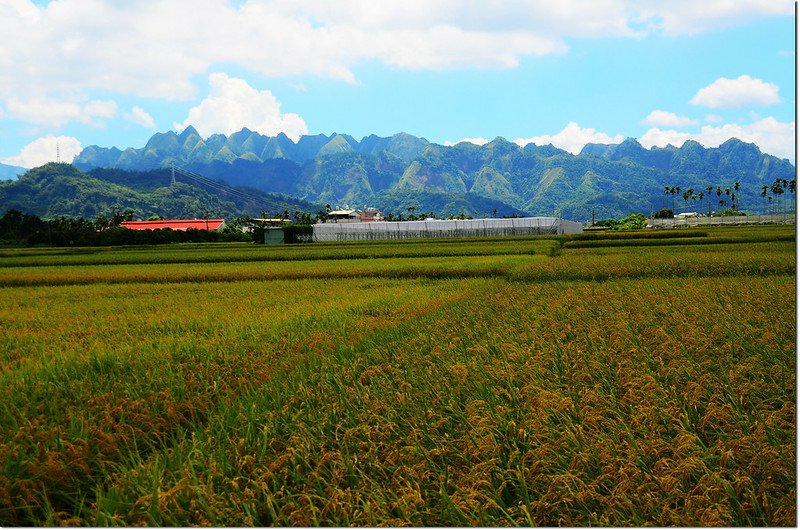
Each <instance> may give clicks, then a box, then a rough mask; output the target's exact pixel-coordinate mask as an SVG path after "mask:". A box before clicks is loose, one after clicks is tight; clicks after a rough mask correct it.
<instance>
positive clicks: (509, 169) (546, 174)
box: [75, 127, 795, 220]
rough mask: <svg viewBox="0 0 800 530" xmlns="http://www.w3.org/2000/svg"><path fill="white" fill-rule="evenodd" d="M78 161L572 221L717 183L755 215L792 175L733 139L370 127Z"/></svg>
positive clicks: (174, 138) (241, 138)
mask: <svg viewBox="0 0 800 530" xmlns="http://www.w3.org/2000/svg"><path fill="white" fill-rule="evenodd" d="M75 164H76V166H78V167H79V168H82V169H91V168H95V167H112V168H121V169H133V170H150V169H153V168H158V167H166V166H169V165H171V164H176V165H179V166H183V167H187V168H189V169H191V170H192V171H195V172H197V173H200V174H202V175H205V176H208V177H211V178H217V179H221V180H225V181H227V182H229V183H232V184H235V185H239V186H248V187H252V188H255V189H259V190H262V191H266V192H277V193H283V194H287V195H291V196H294V197H297V198H298V199H302V200H306V201H310V202H314V203H320V204H330V205H331V206H333V207H335V206H344V205H350V206H363V205H369V206H375V207H377V208H380V209H382V210H384V211H385V212H387V213H395V214H399V213H402V212H404V211H405V210H406V209H407V208H409V207H415V208H417V209H418V211H423V210H426V211H427V210H429V206H432V205H438V206H439V208H437V209H433V211H435V212H436V213H437V214H438V215H442V216H447V215H459V214H461V213H465V214H467V215H472V216H482V215H490V214H493V213H496V214H497V215H511V214H513V213H517V212H525V213H527V214H532V215H551V214H553V212H558V213H560V214H562V215H563V216H564V217H567V218H572V219H577V220H586V219H589V218H590V217H591V215H592V211H593V210H594V211H595V214H596V215H597V216H599V217H600V218H608V217H613V218H618V217H623V216H625V215H626V214H627V213H629V212H632V211H640V212H644V213H647V214H649V213H650V212H653V211H656V210H658V209H660V208H662V207H665V206H666V207H671V208H674V209H675V210H678V211H690V210H693V211H707V210H709V209H712V210H718V209H725V208H728V207H730V206H732V202H733V200H732V198H731V197H730V196H729V195H722V190H724V189H725V188H730V189H731V190H732V189H733V188H734V186H737V183H738V188H739V189H737V190H736V202H737V206H738V208H739V209H741V210H743V211H745V212H751V213H755V212H760V211H763V210H765V209H766V208H767V207H768V206H769V205H770V202H769V197H768V195H769V194H771V191H769V190H768V191H767V193H764V194H763V195H762V191H763V189H764V186H767V187H768V188H769V187H770V186H771V185H772V184H773V182H775V180H776V179H779V180H785V181H787V182H789V181H791V180H794V178H795V167H794V166H793V165H792V164H791V163H790V162H789V161H788V160H781V159H778V158H776V157H774V156H771V155H767V154H764V153H762V152H761V151H760V150H759V149H758V147H757V146H755V145H753V144H748V143H745V142H742V141H740V140H737V139H735V138H732V139H730V140H728V141H727V142H725V143H723V144H722V145H720V146H719V147H717V148H705V147H703V146H702V145H700V144H699V143H697V142H694V141H687V142H686V143H685V144H684V145H683V146H681V147H674V146H668V147H665V148H652V149H645V148H644V147H642V146H641V145H640V144H639V143H638V142H637V141H636V140H634V139H628V140H625V141H624V142H622V143H620V144H614V145H601V144H589V145H587V146H586V147H585V148H584V149H583V151H582V152H581V153H580V154H578V155H573V154H571V153H568V152H566V151H563V150H561V149H558V148H555V147H553V146H552V145H546V146H536V145H533V144H529V145H526V146H525V147H520V146H518V145H517V144H515V143H513V142H509V141H507V140H505V139H503V138H496V139H495V140H493V141H492V142H489V143H487V144H486V145H483V146H477V145H473V144H469V143H460V144H457V145H454V146H442V145H437V144H432V143H429V142H428V141H427V140H425V139H424V138H417V137H414V136H412V135H409V134H406V133H399V134H396V135H394V136H392V137H388V138H381V137H378V136H375V135H370V136H367V137H364V138H363V139H362V140H361V141H360V142H359V141H357V140H355V139H354V138H353V137H352V136H349V135H346V134H336V133H334V134H332V135H330V136H325V135H316V136H303V137H301V138H300V139H299V141H298V142H297V143H295V142H293V141H291V140H290V139H289V138H288V137H286V136H285V135H283V134H279V135H278V136H276V137H266V136H263V135H260V134H259V133H256V132H253V131H250V130H248V129H243V130H242V131H240V132H238V133H235V134H232V135H230V136H229V137H226V136H223V135H212V136H211V137H209V138H206V139H205V140H204V139H203V138H201V137H200V135H199V134H198V133H197V131H196V130H195V129H194V128H192V127H189V128H187V129H186V130H184V131H183V132H182V133H181V134H176V133H174V132H168V133H163V134H162V133H158V134H156V135H154V136H153V137H152V138H151V139H150V141H149V142H148V143H147V145H146V146H145V147H144V148H141V149H131V148H128V149H126V150H124V151H120V150H119V149H115V148H112V149H103V148H99V147H96V146H92V147H88V148H86V149H85V150H84V151H83V152H82V153H81V154H80V155H79V156H78V157H77V158H76V159H75ZM665 188H667V189H670V188H672V190H673V191H672V193H665V191H664V190H665ZM709 188H710V190H709ZM717 188H719V189H720V193H716V190H717ZM679 190H680V191H679ZM687 191H689V194H688V196H687V198H686V199H685V200H684V199H683V196H682V195H683V193H685V192H687ZM709 191H710V192H711V193H709ZM786 191H787V193H788V189H787V190H786ZM700 192H702V193H703V198H702V199H701V198H700ZM444 196H448V198H445V197H444ZM693 196H694V198H693ZM775 198H776V200H777V199H778V197H775ZM792 198H793V196H792ZM783 199H784V200H785V197H784V198H783ZM414 201H417V202H414ZM487 201H488V202H487ZM720 201H723V204H720ZM486 208H488V209H486Z"/></svg>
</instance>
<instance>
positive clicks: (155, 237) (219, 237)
mask: <svg viewBox="0 0 800 530" xmlns="http://www.w3.org/2000/svg"><path fill="white" fill-rule="evenodd" d="M132 219H133V211H132V210H126V211H123V212H114V213H113V214H112V215H111V217H107V216H105V215H99V216H97V218H95V219H94V220H89V219H84V218H82V217H77V218H76V217H63V216H62V217H56V218H54V219H41V218H39V217H38V216H36V215H31V214H26V213H23V212H20V211H19V210H15V209H12V210H8V211H7V212H6V213H5V214H4V215H3V216H2V217H0V245H5V246H36V245H42V246H51V247H71V246H75V247H93V246H115V245H158V244H166V243H204V242H216V241H252V240H253V238H252V236H251V235H250V234H248V233H246V232H244V231H242V230H241V228H240V227H239V226H237V225H236V223H234V224H231V225H227V226H225V227H224V228H223V229H222V230H221V231H218V232H217V231H208V230H196V229H193V228H190V229H188V230H185V231H183V230H172V229H170V228H162V229H157V230H130V229H128V228H125V227H123V226H121V224H122V222H123V221H130V220H132Z"/></svg>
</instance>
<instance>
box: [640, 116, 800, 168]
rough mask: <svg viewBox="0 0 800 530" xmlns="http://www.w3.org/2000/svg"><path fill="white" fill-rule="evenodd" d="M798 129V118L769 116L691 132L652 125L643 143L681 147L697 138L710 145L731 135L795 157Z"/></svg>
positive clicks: (768, 150) (648, 145)
mask: <svg viewBox="0 0 800 530" xmlns="http://www.w3.org/2000/svg"><path fill="white" fill-rule="evenodd" d="M794 131H795V122H779V121H778V120H776V119H775V118H772V117H769V118H763V119H761V120H758V121H756V122H753V123H750V124H748V125H739V124H734V123H726V124H723V125H718V126H713V125H704V126H703V127H701V128H700V131H698V132H691V133H690V132H684V131H676V130H662V129H658V128H652V129H650V130H648V131H647V132H646V133H644V135H642V137H641V138H640V139H639V143H641V144H642V145H643V146H644V147H648V148H649V147H652V146H658V147H664V146H666V145H667V144H672V145H674V146H678V147H679V146H681V145H683V143H684V142H685V141H686V140H695V141H697V142H699V143H701V144H703V145H704V146H706V147H718V146H719V145H720V144H722V143H723V142H725V141H727V140H729V139H730V138H738V139H739V140H742V141H743V142H751V143H754V144H756V145H757V146H758V147H759V149H761V150H762V151H763V152H765V153H769V154H771V155H775V156H777V157H780V158H788V159H789V160H792V161H794V158H795V156H794Z"/></svg>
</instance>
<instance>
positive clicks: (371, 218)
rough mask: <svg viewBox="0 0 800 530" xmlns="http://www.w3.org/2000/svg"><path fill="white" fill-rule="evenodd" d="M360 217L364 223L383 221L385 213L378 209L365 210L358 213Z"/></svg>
mask: <svg viewBox="0 0 800 530" xmlns="http://www.w3.org/2000/svg"><path fill="white" fill-rule="evenodd" d="M358 215H359V218H360V219H361V222H362V223H373V222H376V221H383V212H380V211H378V209H377V208H364V209H363V210H359V211H358Z"/></svg>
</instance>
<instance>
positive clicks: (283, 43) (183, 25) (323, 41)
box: [0, 0, 793, 101]
mask: <svg viewBox="0 0 800 530" xmlns="http://www.w3.org/2000/svg"><path fill="white" fill-rule="evenodd" d="M792 13H793V6H792V4H791V3H790V2H781V1H778V2H776V1H774V0H740V1H737V2H729V1H723V0H711V1H707V2H702V3H698V2H696V0H692V1H689V0H673V1H670V2H662V1H657V0H593V1H592V2H585V1H582V0H559V1H558V2H553V1H536V0H530V1H517V2H508V1H501V0H486V1H477V0H404V1H403V2H363V0H339V1H337V2H330V1H329V0H246V1H243V2H231V1H227V0H202V1H198V2H187V1H175V0H152V1H147V2H144V1H141V0H138V1H131V2H116V1H113V0H59V1H57V2H56V1H51V2H48V3H45V4H43V3H41V2H37V3H34V2H32V1H30V0H12V1H4V2H0V99H2V98H8V97H12V96H13V95H14V94H20V93H25V94H30V95H32V96H34V95H35V96H45V95H50V96H52V95H53V94H66V93H74V92H76V91H77V92H81V93H85V92H86V91H89V90H105V91H109V92H113V93H121V94H132V95H136V96H142V97H154V98H162V99H171V100H183V101H185V100H189V99H191V98H193V97H195V95H196V91H197V87H196V86H195V85H194V82H193V77H195V76H198V75H203V74H205V73H206V72H208V71H210V70H211V69H213V68H214V65H219V64H230V65H235V66H240V67H242V68H245V69H247V70H249V71H254V72H258V73H260V74H263V75H267V76H297V75H304V74H311V75H316V76H321V77H328V78H335V79H341V80H343V81H346V82H354V81H355V74H354V73H353V70H352V69H353V67H354V66H355V65H357V64H361V63H363V62H365V61H376V62H380V63H383V64H388V65H392V66H395V67H399V68H411V69H444V68H475V67H478V68H513V67H515V66H516V65H518V64H519V62H520V61H521V59H523V58H524V57H526V56H532V55H544V54H553V53H564V52H566V51H568V45H567V41H568V40H569V39H571V38H603V37H623V38H636V37H639V36H642V35H646V34H649V33H653V32H666V33H693V32H698V31H705V30H707V29H716V28H718V27H721V26H730V25H735V24H739V23H744V22H752V20H753V19H756V18H759V17H763V16H772V15H788V16H790V15H791V14H792ZM175 21H180V23H176V22H175Z"/></svg>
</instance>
